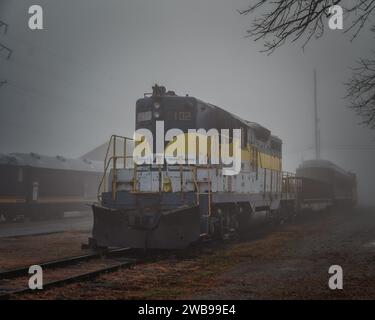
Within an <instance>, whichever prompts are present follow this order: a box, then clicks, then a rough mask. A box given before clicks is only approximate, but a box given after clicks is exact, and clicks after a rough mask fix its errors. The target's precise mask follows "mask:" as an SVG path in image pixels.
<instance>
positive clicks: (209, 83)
mask: <svg viewBox="0 0 375 320" xmlns="http://www.w3.org/2000/svg"><path fill="white" fill-rule="evenodd" d="M248 3H249V0H232V1H226V0H190V1H182V0H133V1H120V0H107V1H104V0H101V1H99V0H64V1H62V0H59V1H58V0H48V1H41V0H39V1H38V4H40V5H42V7H43V9H44V27H45V29H44V30H41V31H31V30H29V29H28V25H27V23H28V17H29V15H28V8H29V6H30V5H32V4H36V3H35V1H28V0H23V1H11V0H0V20H1V21H4V22H6V23H7V24H9V28H8V32H7V33H6V34H0V43H2V44H4V45H6V46H7V47H9V48H11V49H12V50H13V52H12V56H11V58H10V59H9V60H7V59H6V58H5V56H4V52H0V81H1V80H3V79H6V80H7V81H8V84H6V85H4V86H2V87H1V88H0V153H8V152H31V151H33V152H38V153H41V154H46V155H56V154H60V155H64V156H66V157H79V156H81V155H82V154H84V153H86V152H87V151H89V150H91V149H93V148H95V147H96V146H98V145H100V144H102V143H104V142H105V141H107V140H108V138H109V136H110V135H111V134H113V133H117V134H121V135H128V136H130V135H132V132H133V130H134V107H135V101H136V100H137V99H138V98H140V97H143V93H144V92H150V90H151V86H152V85H153V84H155V83H159V84H163V85H165V86H166V87H167V88H168V89H170V90H174V91H176V93H177V94H186V93H188V94H189V95H192V96H195V97H197V98H200V99H202V100H204V101H206V102H210V103H213V104H215V105H218V106H221V107H223V108H225V109H228V110H230V111H231V112H233V113H235V114H237V115H238V116H240V117H242V118H244V119H247V120H250V121H254V122H258V123H260V124H261V125H263V126H265V127H267V128H268V129H270V130H271V131H272V133H273V134H275V135H277V136H279V137H280V138H281V139H282V140H283V167H284V169H285V170H288V171H294V170H295V168H296V166H297V165H298V164H299V163H300V162H301V160H307V159H310V158H312V157H313V147H314V131H313V128H314V123H313V121H314V118H313V115H314V109H313V107H314V105H313V102H314V100H313V92H314V87H313V70H314V68H316V70H317V75H318V108H319V118H320V132H321V145H322V158H324V159H327V160H331V161H333V162H335V163H337V164H338V165H340V166H342V167H343V168H345V169H347V170H350V171H353V172H355V173H356V174H357V176H358V181H359V192H360V201H361V202H362V203H364V204H370V203H372V204H374V203H375V199H374V197H373V190H375V173H374V169H373V164H374V163H375V141H374V138H375V131H370V130H369V129H367V128H364V127H363V126H360V125H359V123H360V121H361V119H360V118H359V117H358V116H356V115H355V114H354V112H353V111H352V110H350V109H349V108H348V107H347V105H348V103H347V101H345V99H344V97H345V94H346V93H345V87H344V85H343V82H344V81H346V80H347V79H348V78H349V76H350V73H351V71H350V70H349V67H350V66H354V65H355V61H356V60H357V59H358V58H360V57H366V56H368V55H369V54H371V52H370V50H371V49H373V44H374V34H370V33H369V32H366V31H364V32H363V33H362V34H361V36H360V37H359V38H358V39H356V40H355V41H354V42H350V41H349V40H350V37H349V35H347V34H343V33H342V32H341V31H331V30H326V34H325V36H324V37H323V38H322V39H319V40H312V41H311V42H310V43H309V44H308V45H307V47H306V48H305V50H302V49H301V46H302V43H301V42H297V43H294V44H286V45H285V46H283V47H281V48H280V49H278V50H277V51H276V52H275V53H273V54H272V55H270V56H267V55H266V54H264V53H260V52H259V51H260V50H261V49H262V43H261V42H259V43H256V42H253V40H252V39H248V38H246V37H245V36H246V28H247V27H248V26H249V24H250V18H249V17H246V16H241V15H239V14H238V12H237V11H236V10H237V9H243V8H245V7H246V6H247V4H248ZM344 23H345V21H344Z"/></svg>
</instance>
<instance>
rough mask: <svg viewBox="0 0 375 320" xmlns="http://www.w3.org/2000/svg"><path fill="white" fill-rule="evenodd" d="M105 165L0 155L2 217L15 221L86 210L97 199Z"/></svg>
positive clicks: (42, 157) (46, 217)
mask: <svg viewBox="0 0 375 320" xmlns="http://www.w3.org/2000/svg"><path fill="white" fill-rule="evenodd" d="M102 172H103V168H102V164H101V163H98V162H94V161H90V160H87V159H66V158H64V157H61V156H57V157H47V156H42V155H39V154H36V153H30V154H25V153H12V154H8V155H0V217H1V219H2V220H6V221H12V220H16V219H18V218H20V217H25V218H30V219H33V220H40V219H50V218H58V217H62V216H63V214H64V212H66V211H81V210H87V203H89V202H90V201H91V202H92V201H94V200H95V198H96V192H97V186H98V184H99V181H100V179H101V177H102Z"/></svg>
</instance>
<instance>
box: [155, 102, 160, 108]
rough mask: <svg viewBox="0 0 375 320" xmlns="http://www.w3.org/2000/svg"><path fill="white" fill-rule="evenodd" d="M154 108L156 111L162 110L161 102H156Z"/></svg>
mask: <svg viewBox="0 0 375 320" xmlns="http://www.w3.org/2000/svg"><path fill="white" fill-rule="evenodd" d="M154 108H155V110H159V109H160V103H159V102H155V103H154Z"/></svg>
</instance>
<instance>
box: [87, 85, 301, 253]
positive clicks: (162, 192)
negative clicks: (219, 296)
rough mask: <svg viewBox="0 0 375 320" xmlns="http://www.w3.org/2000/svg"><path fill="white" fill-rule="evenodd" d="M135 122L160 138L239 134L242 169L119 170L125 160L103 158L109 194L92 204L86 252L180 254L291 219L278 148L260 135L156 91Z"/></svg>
mask: <svg viewBox="0 0 375 320" xmlns="http://www.w3.org/2000/svg"><path fill="white" fill-rule="evenodd" d="M135 120H136V122H135V127H136V129H141V128H142V129H148V130H149V131H150V132H151V133H152V134H153V135H155V134H156V133H157V132H156V131H157V126H156V123H157V121H164V131H163V132H161V134H162V135H163V134H165V132H167V131H168V130H169V129H171V128H178V129H180V130H181V132H182V134H184V135H188V134H189V129H205V130H206V131H207V130H209V129H212V128H215V129H217V130H221V129H229V130H230V132H231V130H233V129H241V141H240V144H241V146H240V147H241V170H240V172H239V173H238V174H236V175H225V174H224V170H225V166H224V165H223V163H219V164H216V165H215V164H208V165H195V164H194V165H191V164H180V165H166V164H165V163H164V164H162V165H160V164H159V165H157V164H149V165H139V166H134V167H133V168H127V167H126V166H124V167H121V168H120V167H119V161H120V162H121V160H123V159H124V158H125V159H127V158H131V155H128V154H126V152H122V151H121V154H120V155H117V154H116V152H114V153H113V154H112V155H107V157H106V158H107V161H106V165H105V167H106V168H109V169H110V171H109V175H108V176H109V178H108V189H107V188H104V190H101V191H102V192H100V199H99V200H100V202H99V203H98V204H95V205H93V213H94V227H93V238H92V239H91V243H92V244H93V245H97V246H105V247H111V246H121V247H134V248H183V247H185V246H187V245H188V244H190V243H192V242H194V241H196V240H198V239H199V237H200V236H201V235H202V234H205V235H209V236H211V237H218V238H222V237H224V236H225V235H227V234H230V233H234V232H238V233H241V232H243V231H244V230H247V229H248V228H249V227H251V226H255V225H257V224H260V223H265V222H267V221H270V220H273V221H278V220H283V219H288V218H290V216H293V215H294V214H295V204H296V188H297V180H295V179H290V175H287V177H288V178H286V177H285V174H283V172H282V141H281V139H279V138H278V137H277V136H275V135H272V134H271V131H270V130H268V129H267V128H265V127H263V126H261V125H259V124H257V123H255V122H250V121H247V120H243V119H241V118H239V117H237V116H236V115H234V114H232V113H230V112H228V111H226V110H225V109H223V108H220V107H217V106H214V105H212V104H210V103H206V102H203V101H201V100H199V99H197V98H194V97H190V96H177V95H175V93H174V92H170V91H169V92H167V91H166V90H165V88H164V87H159V86H155V87H154V88H153V93H152V95H150V96H147V95H145V97H144V98H142V99H139V100H138V101H137V103H136V119H135ZM159 134H160V132H159ZM121 139H122V140H124V141H125V143H126V140H127V138H125V137H119V136H112V138H111V143H112V144H113V145H116V143H117V142H118V140H121ZM229 140H230V141H231V142H232V143H233V136H230V137H229ZM221 142H222V137H220V143H221ZM220 148H223V145H222V144H221V145H220ZM113 149H115V148H113ZM152 149H153V150H156V145H155V143H154V145H153V148H152ZM125 162H126V161H125ZM105 173H106V172H105Z"/></svg>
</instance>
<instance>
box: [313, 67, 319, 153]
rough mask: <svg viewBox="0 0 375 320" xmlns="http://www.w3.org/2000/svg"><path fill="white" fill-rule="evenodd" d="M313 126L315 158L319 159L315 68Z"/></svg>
mask: <svg viewBox="0 0 375 320" xmlns="http://www.w3.org/2000/svg"><path fill="white" fill-rule="evenodd" d="M314 118H315V119H314V128H315V159H317V160H318V159H320V132H319V118H318V102H317V87H316V69H314Z"/></svg>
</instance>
